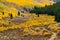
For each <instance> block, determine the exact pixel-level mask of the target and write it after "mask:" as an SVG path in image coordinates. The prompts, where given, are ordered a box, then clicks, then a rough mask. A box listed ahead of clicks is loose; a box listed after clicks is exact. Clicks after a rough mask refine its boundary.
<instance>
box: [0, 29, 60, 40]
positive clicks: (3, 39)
mask: <svg viewBox="0 0 60 40" xmlns="http://www.w3.org/2000/svg"><path fill="white" fill-rule="evenodd" d="M21 31H22V30H21V29H15V30H7V31H4V32H0V40H49V38H50V37H51V36H46V37H42V36H39V35H38V36H33V35H25V36H24V35H23V33H22V32H21ZM55 40H60V36H58V37H57V38H55Z"/></svg>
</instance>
